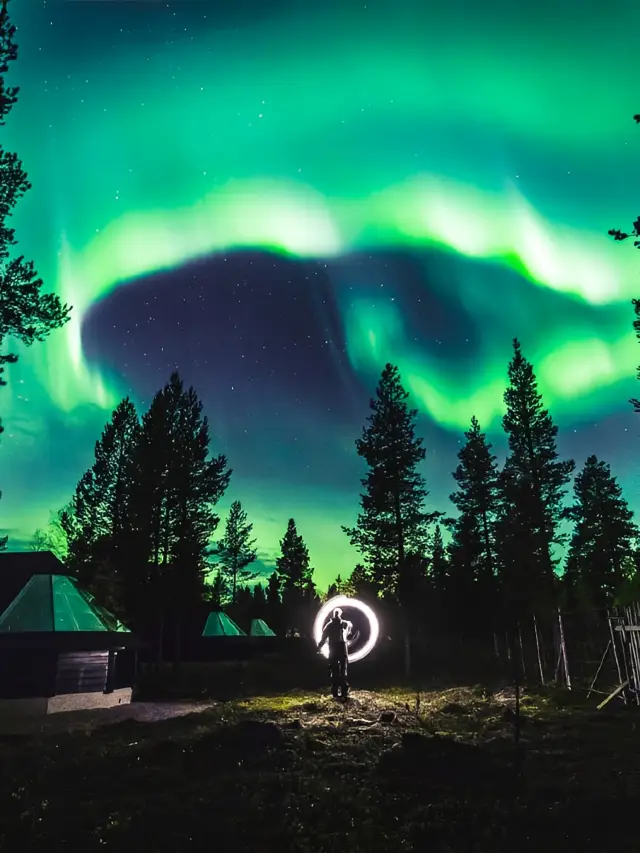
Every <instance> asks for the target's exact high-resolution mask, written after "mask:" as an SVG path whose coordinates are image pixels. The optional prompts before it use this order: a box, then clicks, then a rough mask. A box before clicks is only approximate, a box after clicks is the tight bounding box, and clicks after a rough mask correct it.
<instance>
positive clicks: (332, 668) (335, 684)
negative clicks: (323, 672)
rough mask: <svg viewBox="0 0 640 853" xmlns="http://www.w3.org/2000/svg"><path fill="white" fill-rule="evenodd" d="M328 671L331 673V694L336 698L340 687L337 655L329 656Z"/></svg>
mask: <svg viewBox="0 0 640 853" xmlns="http://www.w3.org/2000/svg"><path fill="white" fill-rule="evenodd" d="M329 672H330V673H331V694H332V695H333V698H334V699H337V698H338V690H339V687H340V660H339V658H337V657H331V658H329Z"/></svg>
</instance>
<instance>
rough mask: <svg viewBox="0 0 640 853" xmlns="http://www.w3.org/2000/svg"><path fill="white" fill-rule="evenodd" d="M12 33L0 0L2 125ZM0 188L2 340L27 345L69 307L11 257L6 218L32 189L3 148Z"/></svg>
mask: <svg viewBox="0 0 640 853" xmlns="http://www.w3.org/2000/svg"><path fill="white" fill-rule="evenodd" d="M15 32H16V28H15V27H14V26H13V24H12V23H11V20H10V18H9V11H8V0H0V126H4V125H5V123H6V119H7V116H8V115H9V113H10V112H11V110H12V108H13V106H14V105H15V103H16V102H17V100H18V92H19V90H18V88H16V87H15V86H8V85H7V82H6V79H5V75H6V74H7V72H8V70H9V65H10V63H12V62H14V61H15V60H16V59H17V58H18V48H17V45H16V43H15V40H14V37H15ZM0 189H1V199H2V200H1V202H0V344H3V343H5V342H6V340H7V338H12V339H13V340H18V341H21V342H22V343H23V344H26V345H27V346H29V345H30V344H32V343H35V342H36V341H43V340H44V339H45V338H46V337H47V336H48V335H49V333H50V332H52V331H53V330H54V329H58V328H60V326H63V325H64V324H65V323H66V322H67V320H68V319H69V311H70V308H69V306H68V305H63V304H62V302H61V301H60V298H59V297H58V296H56V295H54V294H52V293H42V292H41V289H42V284H43V282H42V281H41V279H39V278H38V275H37V273H36V271H35V269H34V266H33V263H32V262H31V261H26V260H25V259H24V257H23V256H19V257H17V258H11V254H12V253H11V248H12V247H13V246H15V245H16V239H15V231H14V229H13V228H11V227H10V224H9V220H10V217H11V216H12V213H13V208H14V207H15V206H16V204H17V203H18V202H19V201H20V199H21V198H22V197H23V196H24V194H25V193H26V192H28V190H30V189H31V184H30V183H29V180H28V178H27V174H26V172H25V171H24V169H23V166H22V162H21V161H20V159H19V158H18V156H17V155H16V154H13V153H10V152H8V151H6V150H5V149H4V148H3V147H2V146H0ZM16 361H17V356H16V355H15V354H6V353H5V354H3V355H0V374H1V373H2V369H3V366H4V365H5V364H14V363H15V362H16ZM0 382H2V380H1V379H0ZM2 384H4V383H3V382H2Z"/></svg>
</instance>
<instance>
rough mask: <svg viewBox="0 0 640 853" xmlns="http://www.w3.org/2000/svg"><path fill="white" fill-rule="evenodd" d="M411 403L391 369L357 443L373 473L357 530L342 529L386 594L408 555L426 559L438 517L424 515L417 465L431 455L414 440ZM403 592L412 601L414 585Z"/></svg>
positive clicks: (367, 478)
mask: <svg viewBox="0 0 640 853" xmlns="http://www.w3.org/2000/svg"><path fill="white" fill-rule="evenodd" d="M408 397H409V395H408V393H407V392H406V391H405V389H404V388H403V387H402V383H401V380H400V374H399V372H398V368H397V367H394V366H393V365H391V364H387V365H386V367H385V368H384V370H383V371H382V376H381V378H380V381H379V383H378V387H377V389H376V396H375V399H373V400H371V403H370V408H371V414H370V415H369V417H368V419H367V426H365V428H364V429H363V433H362V438H360V439H358V440H357V441H356V448H357V452H358V456H360V457H361V458H362V459H364V460H365V462H366V463H367V465H368V469H369V470H368V471H367V474H366V475H365V477H364V478H363V480H362V485H363V486H364V492H363V494H362V495H361V497H360V504H361V512H360V513H359V515H358V521H357V524H356V527H354V528H347V527H343V530H344V532H345V533H346V534H347V536H348V537H349V540H350V542H351V544H352V545H355V546H356V548H357V549H358V551H359V552H360V554H361V555H362V556H363V558H364V561H365V564H366V566H367V568H368V569H369V570H370V571H371V575H372V579H373V580H374V581H375V582H376V583H377V585H378V586H379V588H380V590H381V591H382V592H384V593H396V592H397V590H398V585H399V581H400V578H401V575H402V572H403V571H405V572H406V571H407V568H408V567H407V563H406V557H407V555H408V554H410V553H415V554H424V552H425V548H426V544H427V539H428V526H429V524H430V523H431V522H432V521H433V520H434V519H435V518H437V517H438V515H439V513H426V512H425V510H424V504H425V500H426V498H427V496H428V492H427V490H426V486H425V481H424V477H423V476H422V474H421V473H420V472H419V471H418V465H419V464H420V463H421V462H423V461H424V458H425V455H426V454H425V449H424V447H423V446H422V439H421V438H416V436H415V421H416V416H417V411H416V410H413V409H409V407H408V405H407V399H408ZM403 586H405V589H406V594H407V595H410V592H409V584H403Z"/></svg>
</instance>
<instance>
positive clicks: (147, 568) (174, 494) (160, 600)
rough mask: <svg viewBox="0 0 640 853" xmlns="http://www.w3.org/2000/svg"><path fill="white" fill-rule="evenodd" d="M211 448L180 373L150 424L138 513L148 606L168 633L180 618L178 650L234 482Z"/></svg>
mask: <svg viewBox="0 0 640 853" xmlns="http://www.w3.org/2000/svg"><path fill="white" fill-rule="evenodd" d="M209 444H210V437H209V423H208V420H207V418H206V417H205V416H204V415H203V413H202V403H201V402H200V400H199V398H198V395H197V394H196V392H195V390H194V389H193V388H188V389H185V388H184V384H183V382H182V380H181V379H180V377H179V375H178V373H173V374H172V375H171V378H170V380H169V382H168V383H167V384H166V385H165V386H164V388H162V389H161V390H160V391H158V392H157V394H156V395H155V397H154V398H153V400H152V402H151V406H150V407H149V410H148V412H146V414H145V415H144V417H143V418H142V429H141V433H140V439H139V441H138V442H137V444H136V448H135V451H134V454H133V478H134V483H135V488H134V491H133V498H132V511H133V527H134V530H135V532H136V543H137V549H136V550H137V553H136V559H137V560H138V564H139V566H140V567H141V569H142V571H143V573H144V577H143V578H141V579H142V580H143V584H142V586H141V588H140V592H141V595H142V600H141V601H140V602H139V603H140V606H143V604H144V609H146V610H147V611H148V610H149V609H150V605H152V604H154V605H155V609H156V613H157V618H158V619H159V626H160V627H159V631H160V632H162V625H163V623H164V619H165V617H166V616H167V615H168V614H172V620H173V624H174V626H175V629H176V642H177V641H178V634H179V627H178V626H179V622H180V621H181V614H182V612H183V611H184V609H185V608H188V607H189V606H191V605H192V604H195V603H196V602H198V601H201V600H202V598H203V596H204V591H205V589H204V578H205V574H206V571H207V568H208V567H207V561H206V557H207V553H208V550H209V543H210V541H211V539H212V538H213V535H214V533H215V531H216V528H217V526H218V523H219V521H220V519H219V516H218V515H217V514H216V511H215V507H216V504H217V503H218V501H219V500H220V498H221V497H222V495H223V494H224V492H225V490H226V488H227V486H228V484H229V479H230V476H231V471H230V470H229V469H228V467H227V460H226V458H225V457H224V456H223V455H219V456H215V457H213V458H210V457H209Z"/></svg>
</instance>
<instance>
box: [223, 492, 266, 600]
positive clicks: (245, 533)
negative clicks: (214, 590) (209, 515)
mask: <svg viewBox="0 0 640 853" xmlns="http://www.w3.org/2000/svg"><path fill="white" fill-rule="evenodd" d="M252 532H253V524H250V523H249V521H248V519H247V513H246V512H245V510H244V509H243V508H242V504H241V503H240V501H234V502H233V503H232V504H231V509H230V510H229V515H228V516H227V522H226V525H225V532H224V538H223V539H221V540H220V542H219V543H218V547H217V549H216V556H217V558H218V561H219V565H220V570H221V571H222V573H223V575H224V577H225V578H226V580H227V582H228V584H229V587H230V589H231V601H232V603H233V604H235V603H236V598H237V589H238V584H239V583H246V582H247V581H250V580H253V579H254V578H255V577H256V575H255V574H254V573H252V572H250V571H249V570H248V567H249V566H250V565H251V563H254V562H255V561H256V558H257V556H258V552H257V551H256V549H255V547H254V546H255V543H256V540H255V539H253V538H252V537H251V534H252Z"/></svg>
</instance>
